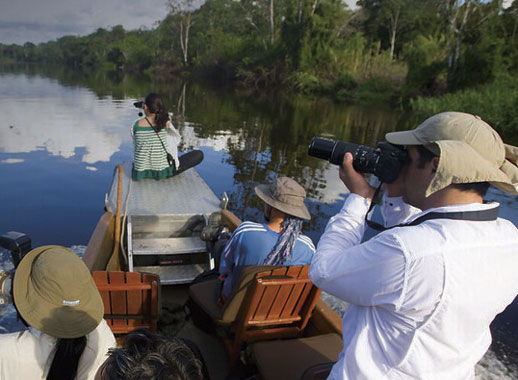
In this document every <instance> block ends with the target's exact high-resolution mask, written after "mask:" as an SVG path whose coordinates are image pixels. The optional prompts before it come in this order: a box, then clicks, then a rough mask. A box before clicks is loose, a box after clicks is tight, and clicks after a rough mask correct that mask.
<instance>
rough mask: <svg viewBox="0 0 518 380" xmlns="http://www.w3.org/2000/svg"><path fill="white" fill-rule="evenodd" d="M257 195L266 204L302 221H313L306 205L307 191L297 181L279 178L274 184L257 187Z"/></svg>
mask: <svg viewBox="0 0 518 380" xmlns="http://www.w3.org/2000/svg"><path fill="white" fill-rule="evenodd" d="M255 193H256V194H257V196H258V197H259V198H261V199H262V200H263V201H264V202H265V203H266V204H269V205H270V206H272V207H274V208H276V209H277V210H280V211H282V212H285V213H286V214H289V215H292V216H296V217H297V218H301V219H311V215H310V214H309V211H308V209H307V207H306V205H305V204H304V198H305V197H306V191H305V190H304V188H303V187H302V186H300V185H299V184H298V183H297V182H296V181H295V180H293V179H291V178H288V177H279V178H277V179H276V180H275V182H273V183H272V184H268V185H257V186H256V187H255Z"/></svg>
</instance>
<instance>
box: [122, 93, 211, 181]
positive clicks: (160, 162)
mask: <svg viewBox="0 0 518 380" xmlns="http://www.w3.org/2000/svg"><path fill="white" fill-rule="evenodd" d="M142 108H143V110H144V114H145V116H144V117H143V118H142V119H139V120H137V121H136V122H135V124H134V125H133V130H132V132H133V142H134V152H133V170H132V178H133V180H136V181H138V180H140V179H143V178H153V179H164V178H169V177H172V176H174V175H176V174H179V173H181V172H183V171H184V170H186V169H189V168H192V167H193V166H195V165H197V164H199V163H200V162H201V161H202V160H203V152H201V151H200V150H194V151H191V152H188V153H186V154H184V155H182V156H181V157H180V158H178V150H177V147H176V146H169V147H168V146H167V139H166V136H167V130H168V128H172V130H173V131H175V130H174V126H173V125H172V123H170V122H169V113H168V112H167V109H166V108H165V106H164V103H163V101H162V97H161V96H160V95H158V94H154V93H150V94H149V95H148V96H146V98H145V100H144V103H143V105H142ZM176 134H177V137H178V140H179V138H180V135H179V134H178V132H177V133H176ZM166 149H167V150H168V151H169V153H171V155H172V156H173V159H174V163H173V164H172V165H169V163H168V162H167V152H166Z"/></svg>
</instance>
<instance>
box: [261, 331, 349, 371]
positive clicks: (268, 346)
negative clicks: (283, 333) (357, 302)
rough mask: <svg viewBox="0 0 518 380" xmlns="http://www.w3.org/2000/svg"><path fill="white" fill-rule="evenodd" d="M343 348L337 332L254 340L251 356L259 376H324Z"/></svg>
mask: <svg viewBox="0 0 518 380" xmlns="http://www.w3.org/2000/svg"><path fill="white" fill-rule="evenodd" d="M342 348H343V343H342V339H341V338H340V336H339V335H338V334H325V335H316V336H312V337H309V338H300V339H288V340H274V341H266V342H257V343H254V344H253V346H252V355H253V358H254V360H255V363H256V366H257V369H258V371H259V374H260V375H261V378H262V379H268V380H320V379H322V380H323V379H326V378H327V376H328V375H329V372H330V371H331V367H332V366H333V364H334V363H335V362H336V361H337V360H338V355H339V354H340V351H341V350H342Z"/></svg>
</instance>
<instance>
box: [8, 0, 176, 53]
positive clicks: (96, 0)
mask: <svg viewBox="0 0 518 380" xmlns="http://www.w3.org/2000/svg"><path fill="white" fill-rule="evenodd" d="M167 12H168V6H167V0H146V1H145V2H141V1H128V0H90V1H84V0H67V1H63V0H16V1H9V2H6V3H5V4H2V10H1V12H0V43H17V44H23V43H24V42H26V41H31V42H33V43H39V42H44V41H48V40H53V39H56V38H59V37H62V36H63V35H67V34H72V35H85V34H89V33H92V32H94V31H95V30H96V29H97V28H99V27H103V28H109V27H112V26H115V25H119V24H121V25H123V26H124V28H126V29H128V30H131V29H137V28H140V27H147V28H151V27H153V25H154V24H155V23H156V22H157V21H159V20H163V19H164V18H165V16H166V14H167Z"/></svg>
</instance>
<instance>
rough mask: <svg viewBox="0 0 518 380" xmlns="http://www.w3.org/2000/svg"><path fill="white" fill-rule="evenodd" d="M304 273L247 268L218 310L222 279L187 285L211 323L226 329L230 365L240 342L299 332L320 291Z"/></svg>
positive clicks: (301, 269) (297, 268)
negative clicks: (227, 332) (228, 330)
mask: <svg viewBox="0 0 518 380" xmlns="http://www.w3.org/2000/svg"><path fill="white" fill-rule="evenodd" d="M308 271H309V265H306V266H292V267H275V266H249V267H246V268H244V269H243V271H242V273H241V277H240V280H239V282H238V286H236V287H235V289H233V291H232V294H231V296H230V297H229V300H228V301H227V302H226V304H225V306H224V307H223V308H222V309H219V307H218V306H217V301H218V297H219V292H220V289H221V281H219V280H212V281H207V282H201V283H197V284H193V285H191V287H190V288H189V295H190V297H191V299H192V300H193V301H194V302H195V303H196V304H197V305H198V306H199V307H200V308H201V309H202V310H203V311H205V312H206V313H207V314H208V315H209V316H211V318H213V320H214V321H215V322H216V323H218V324H221V325H228V326H230V327H231V329H230V336H231V338H230V340H227V343H228V349H229V356H230V363H231V365H232V364H233V363H235V361H236V360H237V358H238V357H239V352H240V351H241V347H242V344H243V342H251V341H260V340H268V339H276V338H285V337H299V336H300V335H301V334H302V332H303V330H304V328H305V327H306V325H307V322H308V320H309V318H310V317H311V313H312V311H313V309H314V307H315V304H316V302H317V300H318V297H319V295H320V293H321V291H320V289H318V288H317V287H316V286H314V285H313V283H312V282H311V280H310V279H309V276H308Z"/></svg>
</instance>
